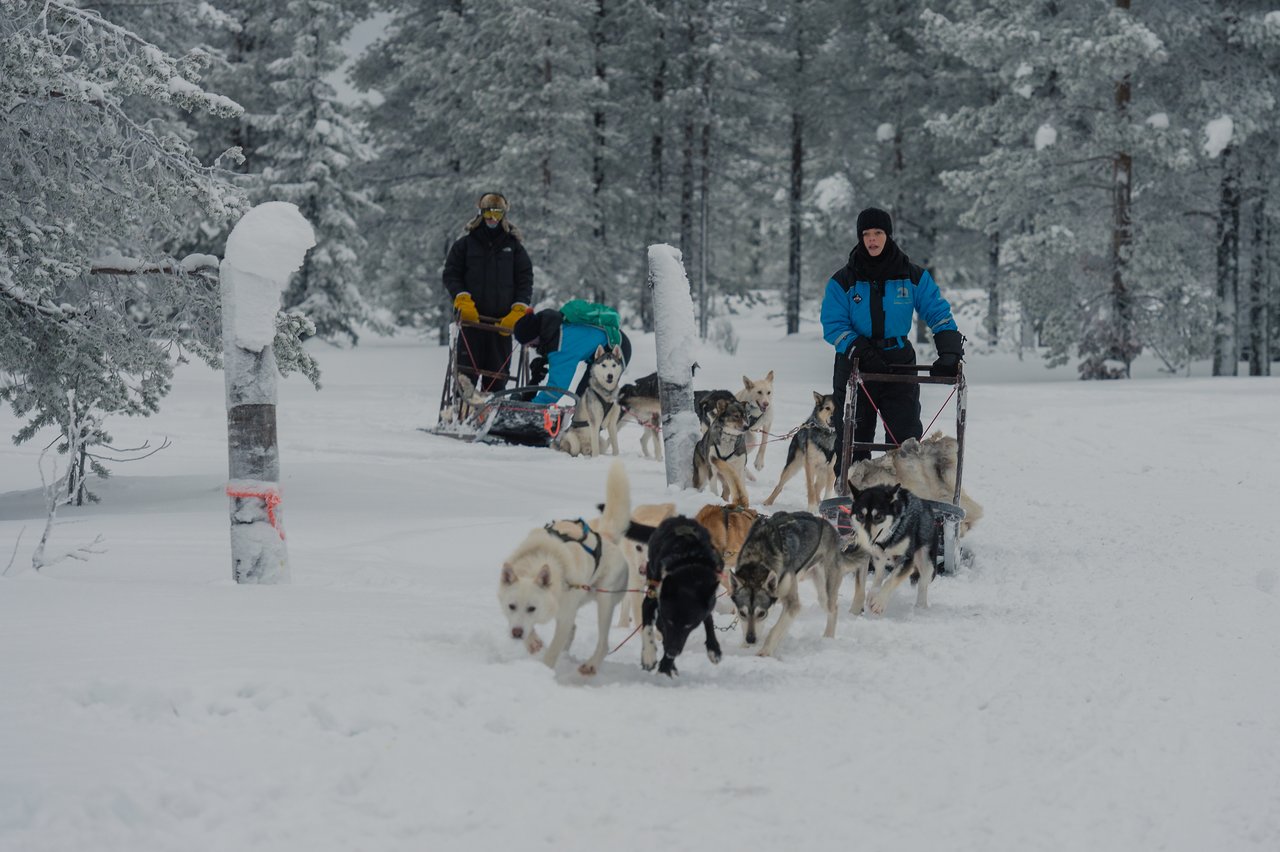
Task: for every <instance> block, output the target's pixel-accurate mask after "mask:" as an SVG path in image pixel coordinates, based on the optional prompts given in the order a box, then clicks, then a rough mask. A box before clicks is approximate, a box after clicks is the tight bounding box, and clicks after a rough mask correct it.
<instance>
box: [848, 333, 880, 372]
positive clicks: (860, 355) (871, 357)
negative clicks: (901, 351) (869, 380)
mask: <svg viewBox="0 0 1280 852" xmlns="http://www.w3.org/2000/svg"><path fill="white" fill-rule="evenodd" d="M845 355H846V356H847V357H848V358H849V360H850V361H852V360H853V359H854V358H857V359H858V369H859V370H861V371H862V372H864V373H887V372H889V365H888V364H886V363H885V360H884V356H883V355H881V354H880V350H879V349H877V348H876V347H875V344H873V343H872V342H871V340H870V339H869V338H866V337H859V338H857V339H856V340H854V341H853V344H852V345H851V346H850V347H849V349H848V350H847V351H846V352H845Z"/></svg>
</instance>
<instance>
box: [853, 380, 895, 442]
mask: <svg viewBox="0 0 1280 852" xmlns="http://www.w3.org/2000/svg"><path fill="white" fill-rule="evenodd" d="M858 387H860V388H862V392H863V394H865V395H866V397H867V402H869V403H871V409H872V410H873V411H875V413H876V417H878V418H880V422H881V424H883V425H884V433H885V434H886V435H888V436H889V443H891V444H901V443H902V442H901V441H899V440H898V438H897V437H896V436H895V435H894V434H893V430H891V429H890V428H889V424H888V423H887V422H885V419H884V415H883V414H881V413H880V407H879V406H878V405H876V401H875V400H874V399H872V398H871V391H869V390H867V383H866V382H864V381H863V380H862V379H861V378H859V379H858Z"/></svg>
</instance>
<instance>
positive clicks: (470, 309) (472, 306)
mask: <svg viewBox="0 0 1280 852" xmlns="http://www.w3.org/2000/svg"><path fill="white" fill-rule="evenodd" d="M453 306H454V307H455V308H457V309H458V317H459V318H460V319H462V320H464V321H466V322H480V312H479V311H477V310H476V303H475V300H474V299H472V298H471V294H470V293H459V294H458V295H456V296H454V297H453Z"/></svg>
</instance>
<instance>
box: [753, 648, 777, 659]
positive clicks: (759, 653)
mask: <svg viewBox="0 0 1280 852" xmlns="http://www.w3.org/2000/svg"><path fill="white" fill-rule="evenodd" d="M756 656H757V657H772V656H773V652H772V651H770V650H769V649H767V648H761V649H760V650H759V651H756Z"/></svg>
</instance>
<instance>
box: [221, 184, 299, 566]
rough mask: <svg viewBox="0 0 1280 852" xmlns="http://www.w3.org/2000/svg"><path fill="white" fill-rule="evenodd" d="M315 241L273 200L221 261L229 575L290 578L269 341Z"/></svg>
mask: <svg viewBox="0 0 1280 852" xmlns="http://www.w3.org/2000/svg"><path fill="white" fill-rule="evenodd" d="M313 245H315V234H314V232H313V231H312V229H311V226H310V225H309V224H308V223H307V220H306V219H304V218H303V217H302V214H301V213H299V212H298V208H297V207H295V206H294V205H292V204H287V203H284V202H278V201H273V202H268V203H266V204H260V205H258V206H257V207H255V208H253V209H252V210H250V211H249V212H248V213H246V214H245V215H244V217H243V218H241V219H240V221H239V222H237V223H236V226H235V228H234V229H232V231H231V236H230V237H228V239H227V251H226V257H224V258H223V261H222V265H221V279H222V339H223V344H222V345H223V374H224V376H225V379H226V390H227V459H228V477H229V481H228V483H227V496H228V497H229V498H230V500H231V573H232V577H233V578H234V579H235V581H236V582H237V583H283V582H288V580H289V557H288V552H287V551H286V549H285V543H284V524H283V521H282V519H281V516H280V504H281V496H280V454H279V449H278V446H277V441H276V375H277V371H276V358H275V353H274V351H273V350H272V348H271V343H272V341H273V340H274V338H275V317H276V313H277V312H278V311H279V309H280V296H281V294H282V293H283V292H284V290H285V288H286V287H287V286H288V283H289V276H290V275H292V274H293V272H294V271H296V270H297V269H298V268H299V267H300V266H302V262H303V259H304V258H305V257H306V253H307V250H308V249H310V248H311V246H313Z"/></svg>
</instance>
